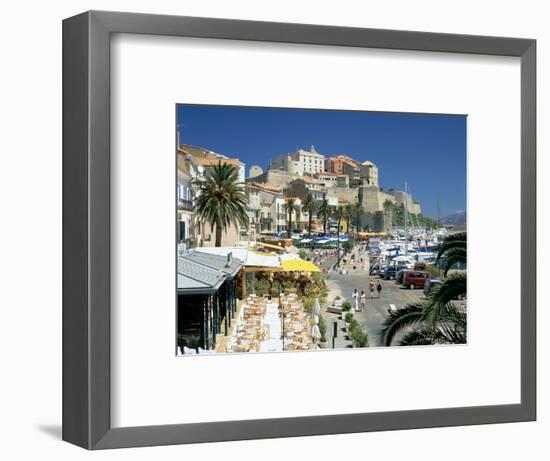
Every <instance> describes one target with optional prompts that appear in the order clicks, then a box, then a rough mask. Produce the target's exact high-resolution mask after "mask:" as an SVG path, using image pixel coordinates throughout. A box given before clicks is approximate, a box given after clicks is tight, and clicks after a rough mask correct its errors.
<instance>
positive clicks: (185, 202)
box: [178, 199, 193, 211]
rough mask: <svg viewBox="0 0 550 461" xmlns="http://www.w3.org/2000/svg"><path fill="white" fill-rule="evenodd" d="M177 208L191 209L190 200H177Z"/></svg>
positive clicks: (191, 202)
mask: <svg viewBox="0 0 550 461" xmlns="http://www.w3.org/2000/svg"><path fill="white" fill-rule="evenodd" d="M178 210H181V211H193V201H192V200H181V199H180V200H178Z"/></svg>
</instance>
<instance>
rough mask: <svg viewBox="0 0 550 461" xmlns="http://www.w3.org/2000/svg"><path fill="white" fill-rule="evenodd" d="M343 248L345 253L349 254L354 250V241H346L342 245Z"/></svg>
mask: <svg viewBox="0 0 550 461" xmlns="http://www.w3.org/2000/svg"><path fill="white" fill-rule="evenodd" d="M342 248H343V249H344V251H345V252H346V253H349V252H350V251H351V250H353V241H351V240H346V241H345V242H344V243H343V244H342Z"/></svg>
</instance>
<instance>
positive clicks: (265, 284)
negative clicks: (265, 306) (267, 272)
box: [254, 279, 270, 296]
mask: <svg viewBox="0 0 550 461" xmlns="http://www.w3.org/2000/svg"><path fill="white" fill-rule="evenodd" d="M269 287H270V283H269V281H268V280H266V279H259V280H258V279H256V281H255V283H254V290H255V292H256V294H258V295H260V296H262V295H264V294H266V293H268V292H269Z"/></svg>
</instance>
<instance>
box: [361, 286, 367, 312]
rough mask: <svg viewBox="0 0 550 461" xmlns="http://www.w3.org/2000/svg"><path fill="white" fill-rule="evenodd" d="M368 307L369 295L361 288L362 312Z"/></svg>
mask: <svg viewBox="0 0 550 461" xmlns="http://www.w3.org/2000/svg"><path fill="white" fill-rule="evenodd" d="M366 308H367V295H366V294H365V292H364V291H363V290H361V312H364V311H365V309H366Z"/></svg>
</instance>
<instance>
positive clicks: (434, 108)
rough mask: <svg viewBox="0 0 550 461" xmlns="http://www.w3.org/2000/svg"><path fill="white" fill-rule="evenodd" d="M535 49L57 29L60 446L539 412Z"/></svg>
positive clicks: (420, 38) (77, 20) (200, 28)
mask: <svg viewBox="0 0 550 461" xmlns="http://www.w3.org/2000/svg"><path fill="white" fill-rule="evenodd" d="M535 63H536V42H535V41H534V40H531V39H521V38H503V37H483V36H465V35H450V34H439V33H427V32H407V31H392V30H375V29H360V28H346V27H331V26H316V25H304V24H284V23H264V22H254V21H238V20H225V19H211V18H190V17H175V16H159V15H144V14H132V13H115V12H99V11H93V12H87V13H83V14H81V15H78V16H75V17H72V18H69V19H66V20H65V21H64V23H63V79H64V81H63V439H64V440H66V441H68V442H71V443H74V444H76V445H79V446H82V447H85V448H88V449H104V448H116V447H138V446H150V445H165V444H178V443H194V442H208V441H223V440H239V439H253V438H269V437H289V436H302V435H320V434H335V433H350V432H361V431H378V430H392V429H412V428H422V427H440V426H454V425H466V424H487V423H501V422H520V421H532V420H534V419H535V416H536V366H535V365H536V328H535V327H536V289H535V288H536V281H535V279H536V277H535V274H536V246H535V241H536V213H535V210H536V193H535V191H536V183H535V177H536V131H535V129H536V104H535V103H536V80H535V75H536V65H535Z"/></svg>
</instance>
